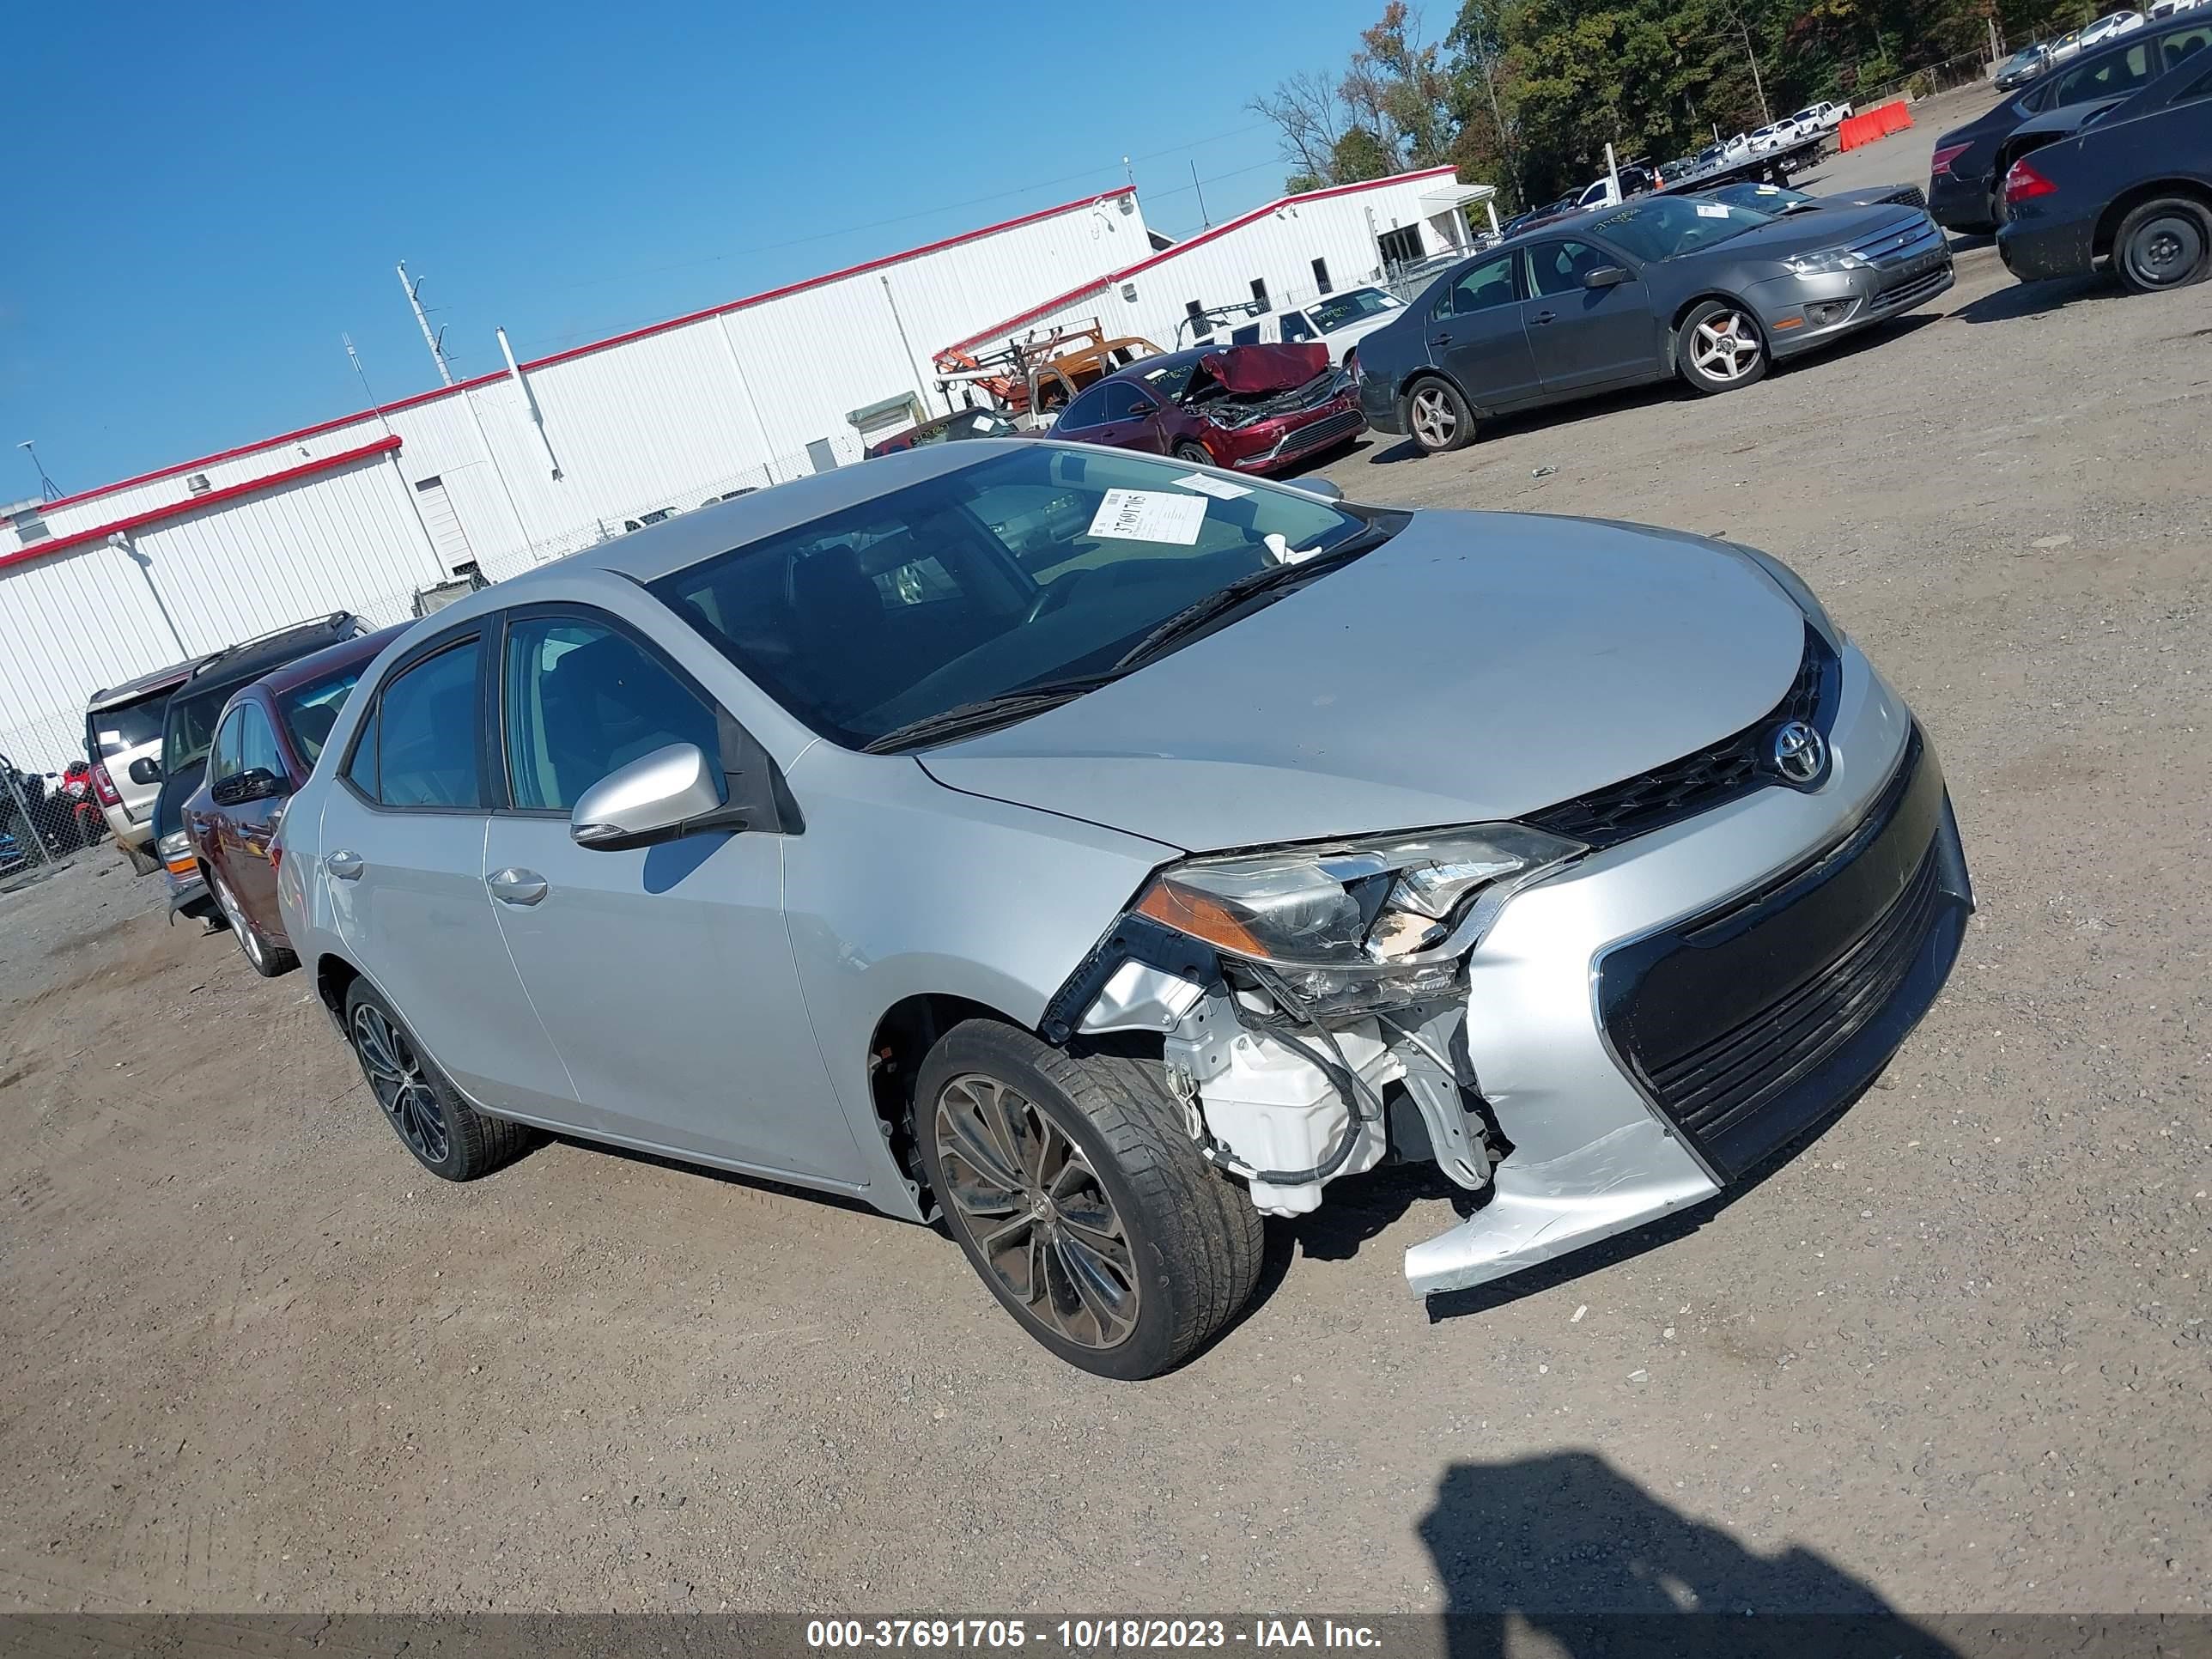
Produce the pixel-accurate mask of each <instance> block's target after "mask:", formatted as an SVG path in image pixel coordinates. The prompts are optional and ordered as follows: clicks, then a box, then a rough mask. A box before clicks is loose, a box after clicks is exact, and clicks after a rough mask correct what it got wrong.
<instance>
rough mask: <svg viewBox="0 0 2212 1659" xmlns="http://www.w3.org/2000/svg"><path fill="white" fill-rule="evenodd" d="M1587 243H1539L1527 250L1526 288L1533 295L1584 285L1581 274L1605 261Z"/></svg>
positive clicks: (1567, 291) (1564, 290) (1567, 290)
mask: <svg viewBox="0 0 2212 1659" xmlns="http://www.w3.org/2000/svg"><path fill="white" fill-rule="evenodd" d="M1610 263H1611V261H1610V260H1608V259H1607V258H1606V257H1605V255H1604V254H1602V253H1601V252H1598V251H1597V249H1595V248H1594V247H1592V246H1590V245H1589V243H1588V242H1540V243H1538V244H1537V245H1536V246H1534V247H1532V248H1530V249H1529V250H1528V287H1529V291H1530V292H1531V293H1534V294H1540V295H1553V294H1566V293H1569V292H1571V291H1572V290H1574V289H1578V288H1580V287H1581V286H1582V285H1583V272H1584V271H1589V270H1596V269H1597V268H1598V267H1599V266H1600V265H1602V264H1610Z"/></svg>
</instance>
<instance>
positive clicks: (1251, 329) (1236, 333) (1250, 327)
mask: <svg viewBox="0 0 2212 1659" xmlns="http://www.w3.org/2000/svg"><path fill="white" fill-rule="evenodd" d="M1229 343H1230V344H1231V345H1257V344H1259V343H1260V325H1259V324H1257V323H1247V324H1245V325H1244V326H1243V327H1242V328H1233V329H1231V330H1230V331H1229Z"/></svg>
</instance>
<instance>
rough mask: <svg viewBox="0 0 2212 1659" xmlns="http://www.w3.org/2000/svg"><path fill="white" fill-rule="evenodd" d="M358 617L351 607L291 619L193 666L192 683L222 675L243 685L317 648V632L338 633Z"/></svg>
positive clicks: (357, 619)
mask: <svg viewBox="0 0 2212 1659" xmlns="http://www.w3.org/2000/svg"><path fill="white" fill-rule="evenodd" d="M359 620H360V619H359V618H358V617H356V616H354V614H353V613H352V612H351V611H332V612H331V614H330V615H329V616H327V617H315V618H313V620H312V621H309V622H298V623H289V624H288V625H287V626H285V627H283V628H280V629H276V630H275V631H274V632H272V633H268V634H260V635H255V636H254V637H253V638H252V639H250V640H241V641H239V642H238V643H237V644H236V645H233V646H227V647H224V648H223V649H222V650H221V651H218V652H216V653H215V655H213V656H212V657H210V658H208V659H206V660H205V661H204V662H203V663H201V664H200V665H199V666H198V667H197V668H195V669H194V670H192V672H191V682H190V683H191V684H197V683H198V682H199V681H201V680H216V679H220V680H222V682H224V683H225V684H232V685H240V684H244V683H245V682H246V681H247V680H258V679H259V678H261V677H262V676H263V675H264V674H265V673H267V672H268V671H270V669H272V668H276V667H279V666H281V665H283V664H285V663H288V662H290V661H291V660H292V659H294V658H295V657H303V656H305V655H307V653H308V652H309V651H311V650H315V649H318V648H319V647H317V646H316V644H315V642H314V636H315V635H317V634H331V633H335V632H337V629H340V628H342V627H344V626H346V625H347V624H349V623H358V621H359Z"/></svg>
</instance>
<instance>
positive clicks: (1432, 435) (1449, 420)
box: [1412, 386, 1459, 449]
mask: <svg viewBox="0 0 2212 1659" xmlns="http://www.w3.org/2000/svg"><path fill="white" fill-rule="evenodd" d="M1412 415H1413V435H1414V436H1415V437H1417V438H1419V440H1420V441H1421V442H1422V443H1423V444H1424V445H1425V446H1426V447H1429V448H1431V449H1442V448H1443V447H1444V446H1445V445H1446V444H1448V443H1449V442H1450V441H1452V435H1453V434H1454V433H1455V432H1457V431H1458V430H1459V414H1458V412H1457V411H1456V410H1454V409H1453V408H1452V406H1451V399H1450V398H1449V397H1447V396H1446V395H1445V394H1444V391H1443V387H1441V386H1423V387H1422V388H1421V389H1420V390H1419V392H1415V393H1414V394H1413V410H1412Z"/></svg>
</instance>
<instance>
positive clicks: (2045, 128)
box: [2012, 88, 2135, 138]
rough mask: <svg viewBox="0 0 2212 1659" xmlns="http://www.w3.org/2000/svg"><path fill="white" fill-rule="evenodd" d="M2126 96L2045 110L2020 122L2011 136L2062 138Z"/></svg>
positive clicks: (2095, 99) (2090, 100)
mask: <svg viewBox="0 0 2212 1659" xmlns="http://www.w3.org/2000/svg"><path fill="white" fill-rule="evenodd" d="M2134 90H2135V89H2134V88H2129V92H2130V93H2132V92H2133V91H2134ZM2127 95H2128V94H2126V93H2123V94H2120V95H2119V96H2118V97H2112V98H2092V99H2089V100H2086V101H2085V102H2082V103H2079V104H2065V105H2062V106H2060V107H2058V108H2057V109H2047V110H2045V111H2044V112H2043V113H2042V114H2040V115H2031V116H2029V117H2028V118H2027V119H2026V120H2025V121H2022V122H2021V124H2020V125H2018V126H2016V127H2015V128H2014V129H2013V130H2012V136H2013V137H2015V138H2017V137H2020V136H2021V134H2023V133H2033V132H2055V133H2057V134H2059V135H2060V136H2061V137H2063V136H2064V135H2065V134H2067V133H2069V132H2073V131H2076V130H2077V129H2078V128H2080V127H2081V125H2084V124H2085V123H2086V122H2087V120H2088V118H2090V117H2091V116H2093V115H2095V114H2097V113H2099V112H2100V111H2104V110H2108V109H2110V108H2112V106H2113V105H2115V104H2117V103H2119V102H2120V101H2121V100H2122V99H2124V98H2125V97H2126V96H2127Z"/></svg>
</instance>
